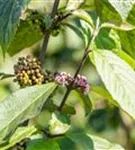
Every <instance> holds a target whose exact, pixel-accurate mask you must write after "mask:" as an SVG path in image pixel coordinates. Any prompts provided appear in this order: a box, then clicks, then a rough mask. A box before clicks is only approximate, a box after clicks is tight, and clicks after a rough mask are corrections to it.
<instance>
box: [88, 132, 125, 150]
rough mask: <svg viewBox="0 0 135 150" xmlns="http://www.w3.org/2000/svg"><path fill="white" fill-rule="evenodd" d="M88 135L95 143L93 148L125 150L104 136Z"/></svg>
mask: <svg viewBox="0 0 135 150" xmlns="http://www.w3.org/2000/svg"><path fill="white" fill-rule="evenodd" d="M87 136H88V137H90V138H91V139H92V141H93V144H94V149H93V150H101V149H102V150H103V149H104V150H124V148H123V147H122V146H120V145H118V144H115V143H111V142H109V141H107V140H105V139H103V138H100V137H97V136H93V135H90V134H87Z"/></svg>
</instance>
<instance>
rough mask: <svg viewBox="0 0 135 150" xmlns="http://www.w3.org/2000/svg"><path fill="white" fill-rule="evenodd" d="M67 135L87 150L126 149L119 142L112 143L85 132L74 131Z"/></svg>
mask: <svg viewBox="0 0 135 150" xmlns="http://www.w3.org/2000/svg"><path fill="white" fill-rule="evenodd" d="M66 136H67V137H68V138H69V139H71V140H72V141H73V142H75V143H76V144H77V145H78V146H79V147H81V148H82V149H85V150H116V149H118V150H124V149H123V148H122V147H121V146H120V145H118V144H113V143H110V142H108V141H107V140H105V139H102V138H99V137H96V136H92V135H90V134H86V133H84V132H73V133H69V134H67V135H66Z"/></svg>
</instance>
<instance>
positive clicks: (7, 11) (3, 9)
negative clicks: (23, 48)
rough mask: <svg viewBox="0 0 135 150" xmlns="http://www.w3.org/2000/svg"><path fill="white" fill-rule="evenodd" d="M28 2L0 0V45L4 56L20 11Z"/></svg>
mask: <svg viewBox="0 0 135 150" xmlns="http://www.w3.org/2000/svg"><path fill="white" fill-rule="evenodd" d="M29 1H30V0H10V1H9V0H0V24H1V25H0V44H1V47H2V50H3V53H4V54H5V50H6V49H7V48H8V46H9V43H10V41H11V40H12V39H13V37H14V35H15V33H16V30H17V27H18V24H19V18H20V16H21V11H22V9H23V8H24V7H25V5H26V4H28V2H29Z"/></svg>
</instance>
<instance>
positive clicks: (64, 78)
mask: <svg viewBox="0 0 135 150" xmlns="http://www.w3.org/2000/svg"><path fill="white" fill-rule="evenodd" d="M55 82H56V83H57V84H59V85H62V86H66V87H68V86H69V85H71V84H72V83H73V85H72V88H73V89H76V88H79V89H80V90H81V91H82V92H83V93H84V94H87V93H88V92H89V90H90V85H89V83H88V80H87V78H86V77H85V76H83V75H80V74H78V75H77V77H76V78H74V77H72V76H71V75H70V74H69V73H66V72H61V73H57V74H56V75H55Z"/></svg>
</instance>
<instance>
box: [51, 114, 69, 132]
mask: <svg viewBox="0 0 135 150" xmlns="http://www.w3.org/2000/svg"><path fill="white" fill-rule="evenodd" d="M59 117H60V118H59ZM59 117H58V116H56V115H55V114H54V113H53V114H52V119H51V120H50V122H49V133H50V134H51V135H59V134H60V135H61V134H64V133H66V132H67V131H68V130H69V128H70V127H71V126H70V125H69V124H68V123H67V121H68V119H69V118H68V117H67V116H66V115H64V116H59ZM61 120H63V121H61ZM65 122H66V123H65Z"/></svg>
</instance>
